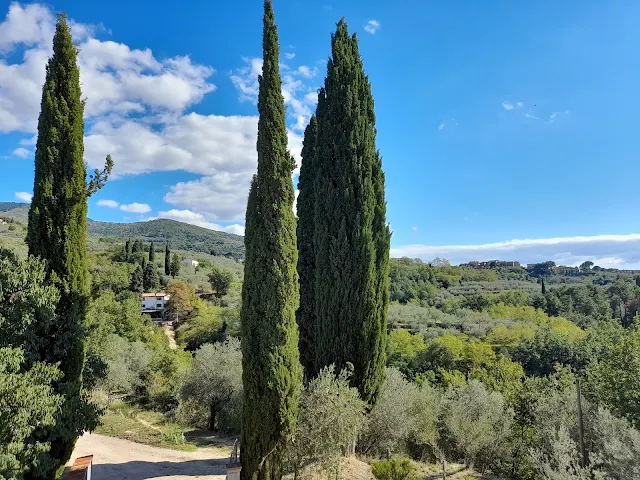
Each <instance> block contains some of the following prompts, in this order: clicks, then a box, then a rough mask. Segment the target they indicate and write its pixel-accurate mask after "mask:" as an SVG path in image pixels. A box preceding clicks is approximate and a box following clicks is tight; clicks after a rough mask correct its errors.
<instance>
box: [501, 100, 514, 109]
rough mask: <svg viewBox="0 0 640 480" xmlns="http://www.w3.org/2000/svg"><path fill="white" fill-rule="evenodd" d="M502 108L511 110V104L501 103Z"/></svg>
mask: <svg viewBox="0 0 640 480" xmlns="http://www.w3.org/2000/svg"><path fill="white" fill-rule="evenodd" d="M502 108H504V109H505V110H513V103H511V102H507V101H506V100H505V101H504V102H502Z"/></svg>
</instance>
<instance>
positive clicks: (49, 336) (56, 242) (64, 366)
mask: <svg viewBox="0 0 640 480" xmlns="http://www.w3.org/2000/svg"><path fill="white" fill-rule="evenodd" d="M76 54H77V51H76V48H75V47H74V46H73V44H72V40H71V33H70V31H69V26H68V25H67V21H66V16H65V15H64V14H62V15H59V16H58V23H57V26H56V33H55V36H54V38H53V56H52V57H51V58H50V59H49V63H48V64H47V69H46V79H45V83H44V86H43V89H42V104H41V112H40V118H39V120H38V141H37V144H36V154H35V180H34V187H33V201H32V203H31V207H30V210H29V229H28V233H27V243H28V246H29V253H30V254H31V255H35V256H39V257H41V258H42V259H44V260H46V262H47V270H48V275H49V278H50V279H51V280H52V281H53V282H54V283H55V284H56V285H57V286H58V287H59V289H60V292H61V298H60V302H59V304H58V307H57V314H58V316H57V321H56V322H55V324H48V325H44V324H39V323H36V324H34V326H33V328H34V338H37V339H38V342H39V343H38V344H37V345H35V346H34V348H32V349H31V351H30V352H28V354H29V359H30V360H31V361H38V360H41V361H46V362H52V363H53V362H60V369H61V370H62V372H63V373H64V378H63V379H62V380H61V381H60V382H57V383H56V385H55V390H56V392H57V393H60V394H62V395H63V398H64V402H63V405H62V408H61V409H60V410H59V411H58V412H57V416H56V424H55V426H54V427H50V428H46V429H45V428H41V429H40V430H39V431H38V432H37V433H36V434H35V436H36V437H37V438H39V439H42V440H45V441H50V442H51V451H50V452H49V453H48V454H47V456H46V460H45V461H44V462H42V464H40V465H38V466H37V467H35V469H34V470H33V471H31V472H30V473H29V475H28V478H43V479H51V478H54V477H56V476H57V475H58V474H59V473H60V472H61V470H62V468H63V467H64V465H65V463H66V462H67V460H68V459H69V458H70V456H71V453H72V451H73V448H74V445H75V442H76V439H77V438H78V435H79V434H81V433H82V432H83V431H84V430H85V429H93V428H95V426H96V425H97V412H96V411H95V409H94V408H93V407H92V406H91V405H90V404H89V403H88V402H87V401H86V398H85V396H84V395H83V392H82V370H83V367H84V362H85V343H84V332H83V325H84V322H85V317H86V314H87V307H88V300H89V282H88V272H87V264H86V236H87V223H86V222H87V195H88V187H87V183H86V180H87V179H86V170H85V164H84V159H83V152H84V146H83V140H84V122H83V118H82V115H83V109H84V105H83V102H82V101H81V99H80V73H79V70H78V67H77V64H76ZM109 161H110V158H109Z"/></svg>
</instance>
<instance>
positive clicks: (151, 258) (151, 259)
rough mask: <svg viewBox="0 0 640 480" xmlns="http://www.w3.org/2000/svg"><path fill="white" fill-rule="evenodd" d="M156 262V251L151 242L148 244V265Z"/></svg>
mask: <svg viewBox="0 0 640 480" xmlns="http://www.w3.org/2000/svg"><path fill="white" fill-rule="evenodd" d="M155 260H156V249H155V247H154V246H153V242H151V244H149V263H155Z"/></svg>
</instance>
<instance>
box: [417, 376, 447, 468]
mask: <svg viewBox="0 0 640 480" xmlns="http://www.w3.org/2000/svg"><path fill="white" fill-rule="evenodd" d="M441 413H442V393H441V392H440V391H439V390H437V389H435V388H433V387H432V386H431V385H430V384H429V383H426V382H425V383H423V384H422V385H420V387H419V388H418V389H417V390H416V392H415V394H414V401H413V403H412V405H411V407H410V412H409V419H410V422H411V424H410V441H411V443H412V444H414V445H415V446H416V447H417V448H418V450H419V452H420V454H419V457H420V460H425V459H431V460H436V461H438V462H443V461H444V460H445V457H444V451H443V449H442V448H441V438H440V433H439V429H440V424H439V422H440V415H441Z"/></svg>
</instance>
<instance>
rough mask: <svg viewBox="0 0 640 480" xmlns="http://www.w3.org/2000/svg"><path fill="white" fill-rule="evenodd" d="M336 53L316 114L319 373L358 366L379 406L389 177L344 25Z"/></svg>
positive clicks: (354, 46)
mask: <svg viewBox="0 0 640 480" xmlns="http://www.w3.org/2000/svg"><path fill="white" fill-rule="evenodd" d="M331 49H332V58H331V59H330V60H329V63H328V67H327V71H328V73H327V77H326V79H325V86H324V89H323V90H321V92H320V95H319V100H318V110H317V113H316V115H317V119H318V140H317V153H316V162H317V163H318V165H317V174H316V182H315V185H314V189H315V198H316V203H315V231H314V245H315V249H316V263H315V268H316V285H315V288H316V319H317V326H318V332H317V341H316V342H315V349H316V369H319V368H322V367H323V366H325V365H330V364H335V366H336V369H337V370H342V369H344V368H345V367H346V366H347V364H348V363H352V364H353V366H354V367H355V370H354V376H353V383H354V386H357V387H358V390H359V391H360V393H361V395H362V397H363V399H364V400H366V401H367V402H369V403H375V401H376V398H377V396H378V394H379V391H380V388H381V386H382V383H383V382H384V377H385V363H386V347H385V345H386V338H387V304H388V300H389V242H390V236H391V235H390V232H389V229H388V227H387V224H386V219H385V217H386V203H385V200H384V173H383V172H382V160H381V158H380V155H379V153H378V152H377V150H376V142H375V137H376V129H375V114H374V109H373V97H372V95H371V87H370V85H369V80H368V78H367V76H366V75H365V73H364V69H363V65H362V60H361V59H360V54H359V51H358V41H357V39H356V37H355V35H354V36H349V32H348V30H347V24H346V22H345V21H344V20H341V21H340V22H339V23H338V27H337V30H336V33H335V34H333V35H332V40H331ZM323 97H324V98H323Z"/></svg>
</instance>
